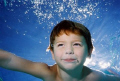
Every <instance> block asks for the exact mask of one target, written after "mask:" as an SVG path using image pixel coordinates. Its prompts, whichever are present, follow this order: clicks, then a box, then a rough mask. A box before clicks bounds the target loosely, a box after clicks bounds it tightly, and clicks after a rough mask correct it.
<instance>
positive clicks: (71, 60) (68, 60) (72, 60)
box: [63, 58, 76, 62]
mask: <svg viewBox="0 0 120 81" xmlns="http://www.w3.org/2000/svg"><path fill="white" fill-rule="evenodd" d="M63 61H65V62H74V61H76V59H72V58H70V59H63Z"/></svg>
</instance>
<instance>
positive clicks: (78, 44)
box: [73, 43, 82, 46]
mask: <svg viewBox="0 0 120 81" xmlns="http://www.w3.org/2000/svg"><path fill="white" fill-rule="evenodd" d="M73 46H82V45H81V43H74V44H73Z"/></svg>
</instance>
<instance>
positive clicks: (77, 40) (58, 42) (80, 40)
mask: <svg viewBox="0 0 120 81" xmlns="http://www.w3.org/2000/svg"><path fill="white" fill-rule="evenodd" d="M60 42H65V41H57V42H55V43H60ZM72 42H82V41H81V40H73V41H72Z"/></svg>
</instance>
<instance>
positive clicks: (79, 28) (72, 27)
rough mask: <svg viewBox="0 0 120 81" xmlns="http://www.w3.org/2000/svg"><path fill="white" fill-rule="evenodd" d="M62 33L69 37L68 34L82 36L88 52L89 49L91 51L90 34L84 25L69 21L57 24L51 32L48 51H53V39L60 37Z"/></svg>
mask: <svg viewBox="0 0 120 81" xmlns="http://www.w3.org/2000/svg"><path fill="white" fill-rule="evenodd" d="M63 33H65V34H66V35H69V34H70V33H74V34H77V35H81V36H84V38H85V40H86V43H87V47H88V52H90V51H91V49H93V44H92V41H91V34H90V32H89V30H88V29H87V28H86V27H85V26H84V25H82V24H80V23H77V22H73V21H69V20H63V21H61V22H60V23H58V24H57V25H56V26H55V27H54V28H53V30H52V32H51V35H50V46H49V49H50V50H52V51H53V48H54V47H53V44H54V41H55V37H56V36H60V35H62V34H63Z"/></svg>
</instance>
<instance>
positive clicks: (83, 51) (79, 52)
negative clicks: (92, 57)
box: [74, 48, 88, 57]
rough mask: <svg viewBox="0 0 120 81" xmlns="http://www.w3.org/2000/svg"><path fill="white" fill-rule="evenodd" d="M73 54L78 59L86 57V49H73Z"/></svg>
mask: <svg viewBox="0 0 120 81" xmlns="http://www.w3.org/2000/svg"><path fill="white" fill-rule="evenodd" d="M74 54H76V55H77V56H78V57H86V56H87V55H88V51H87V50H86V49H84V48H83V49H75V50H74Z"/></svg>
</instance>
